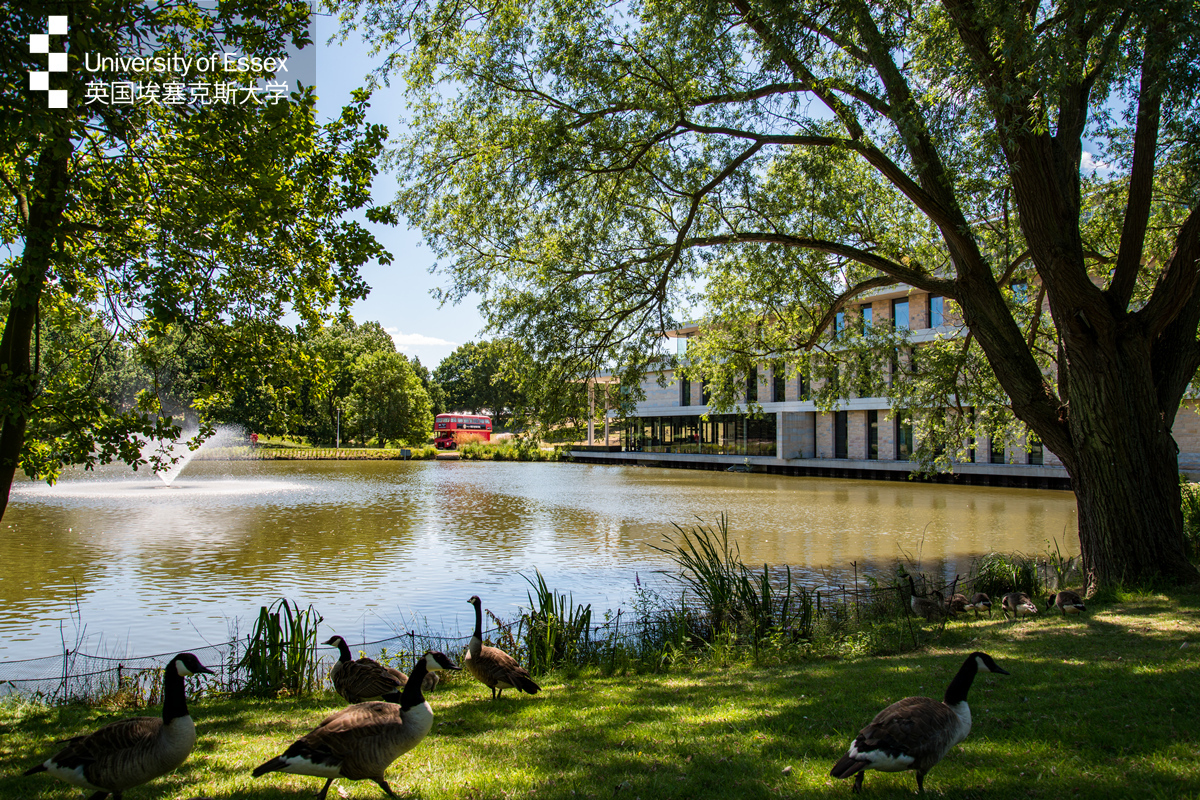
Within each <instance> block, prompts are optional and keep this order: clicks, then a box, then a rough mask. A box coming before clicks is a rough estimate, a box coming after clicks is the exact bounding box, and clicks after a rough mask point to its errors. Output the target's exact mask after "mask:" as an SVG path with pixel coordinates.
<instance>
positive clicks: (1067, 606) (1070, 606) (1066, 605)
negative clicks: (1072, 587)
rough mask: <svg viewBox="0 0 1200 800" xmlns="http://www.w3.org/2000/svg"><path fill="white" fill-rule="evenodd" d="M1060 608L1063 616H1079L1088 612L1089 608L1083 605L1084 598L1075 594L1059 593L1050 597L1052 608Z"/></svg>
mask: <svg viewBox="0 0 1200 800" xmlns="http://www.w3.org/2000/svg"><path fill="white" fill-rule="evenodd" d="M1055 606H1058V608H1059V609H1060V610H1061V611H1062V613H1063V616H1064V617H1065V616H1066V615H1067V614H1079V613H1082V612H1084V611H1087V606H1085V605H1084V604H1083V598H1082V597H1080V596H1079V595H1077V594H1075V592H1059V593H1058V594H1052V595H1050V608H1048V609H1046V610H1047V611H1049V610H1050V609H1051V608H1054V607H1055Z"/></svg>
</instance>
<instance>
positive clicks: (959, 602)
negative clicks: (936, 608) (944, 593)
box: [946, 575, 970, 617]
mask: <svg viewBox="0 0 1200 800" xmlns="http://www.w3.org/2000/svg"><path fill="white" fill-rule="evenodd" d="M957 588H958V576H957V575H955V576H954V583H952V584H950V598H949V599H948V600H946V610H947V611H948V612H950V616H952V617H956V616H958V615H959V614H961V613H963V612H964V611H966V610H967V609H968V608H969V607H970V604H969V603H968V602H967V596H966V595H965V594H962V593H961V592H958V591H956V590H957Z"/></svg>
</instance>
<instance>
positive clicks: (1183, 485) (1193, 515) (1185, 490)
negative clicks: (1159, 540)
mask: <svg viewBox="0 0 1200 800" xmlns="http://www.w3.org/2000/svg"><path fill="white" fill-rule="evenodd" d="M1179 494H1180V495H1181V498H1180V499H1181V502H1182V511H1183V544H1184V547H1185V548H1186V549H1187V555H1188V558H1190V559H1191V560H1192V561H1193V562H1200V484H1196V483H1188V482H1187V480H1186V479H1185V478H1184V477H1183V476H1182V475H1181V476H1180V486H1179Z"/></svg>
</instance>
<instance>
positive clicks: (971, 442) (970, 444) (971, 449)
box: [963, 406, 975, 464]
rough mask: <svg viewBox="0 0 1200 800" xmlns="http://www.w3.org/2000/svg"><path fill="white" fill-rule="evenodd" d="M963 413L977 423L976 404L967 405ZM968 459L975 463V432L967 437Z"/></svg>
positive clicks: (973, 422)
mask: <svg viewBox="0 0 1200 800" xmlns="http://www.w3.org/2000/svg"><path fill="white" fill-rule="evenodd" d="M963 413H965V414H966V415H967V419H969V420H971V425H972V426H974V425H975V406H967V407H966V408H965V409H963ZM967 461H969V462H971V463H972V464H974V463H975V433H974V431H972V432H971V435H970V436H968V437H967Z"/></svg>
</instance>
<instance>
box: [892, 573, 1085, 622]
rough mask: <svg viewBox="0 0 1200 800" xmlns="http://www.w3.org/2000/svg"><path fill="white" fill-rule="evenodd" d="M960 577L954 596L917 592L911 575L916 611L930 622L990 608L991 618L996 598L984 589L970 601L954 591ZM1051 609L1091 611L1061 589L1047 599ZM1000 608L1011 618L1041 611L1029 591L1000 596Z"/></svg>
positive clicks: (937, 592)
mask: <svg viewBox="0 0 1200 800" xmlns="http://www.w3.org/2000/svg"><path fill="white" fill-rule="evenodd" d="M957 582H958V579H957V578H955V583H954V584H951V586H950V598H949V599H946V596H945V595H944V594H942V593H941V592H940V591H938V590H936V589H934V590H932V591H930V592H928V593H927V594H924V595H921V594H917V585H916V583H914V582H913V578H912V575H909V576H908V586H909V589H910V590H911V591H912V595H911V598H910V599H909V605H910V607H911V608H912V610H913V613H914V614H916V615H917V616H919V617H924V618H925V619H926V620H928V621H930V622H936V621H938V620H943V619H947V618H948V617H954V616H957V615H958V614H961V613H963V612H965V611H970V610H974V611H975V616H976V617H978V616H979V612H980V611H986V612H987V615H988V616H989V617H990V616H991V615H992V598H990V597H988V596H987V594H986V593H984V592H976V593H975V594H974V595H973V596H972V597H971V598H970V599H969V600H968V599H967V596H966V595H964V594H959V593H957V592H955V591H954V589H955V585H956V584H957ZM1046 603H1047V607H1046V610H1047V611H1051V610H1053V609H1055V608H1057V609H1058V610H1059V611H1061V612H1062V614H1063V616H1064V617H1065V616H1067V615H1068V614H1080V613H1083V612H1084V611H1087V606H1086V605H1084V603H1083V598H1081V597H1080V596H1079V595H1078V594H1076V593H1075V592H1070V591H1059V592H1056V593H1055V594H1052V595H1050V596H1049V597H1048V598H1046ZM1000 609H1001V610H1002V611H1003V612H1004V618H1005V619H1008V618H1009V615H1010V614H1011V615H1012V618H1013V619H1014V620H1015V619H1017V618H1018V617H1020V616H1021V615H1022V614H1024V615H1026V616H1030V615H1033V614H1036V613H1038V607H1037V605H1036V604H1035V603H1034V602H1033V600H1032V599H1031V598H1030V597H1029V595H1028V594H1026V593H1025V592H1020V591H1013V592H1009V593H1007V594H1005V595H1004V597H1002V598H1000Z"/></svg>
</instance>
